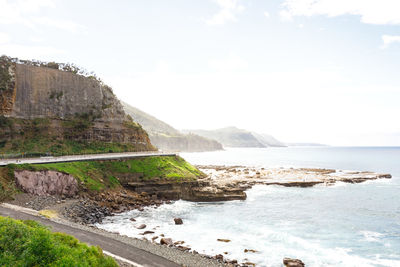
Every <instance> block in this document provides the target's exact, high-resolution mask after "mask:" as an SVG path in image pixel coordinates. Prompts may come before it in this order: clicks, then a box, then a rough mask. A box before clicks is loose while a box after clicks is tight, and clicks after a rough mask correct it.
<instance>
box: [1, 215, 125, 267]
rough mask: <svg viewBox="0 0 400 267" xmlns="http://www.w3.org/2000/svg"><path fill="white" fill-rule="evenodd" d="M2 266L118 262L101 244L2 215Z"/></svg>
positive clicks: (112, 264)
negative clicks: (83, 240) (82, 240)
mask: <svg viewBox="0 0 400 267" xmlns="http://www.w3.org/2000/svg"><path fill="white" fill-rule="evenodd" d="M0 266H100V267H106V266H107V267H108V266H110V267H114V266H118V265H117V264H116V262H115V261H114V260H113V259H112V258H110V257H107V256H105V255H103V252H102V250H101V249H100V248H99V247H92V246H91V247H89V246H87V245H86V244H84V243H81V242H79V241H78V240H77V239H76V238H74V237H72V236H69V235H66V234H63V233H52V232H50V231H49V230H48V229H47V228H46V227H44V226H42V225H40V224H39V223H37V222H35V221H20V220H14V219H11V218H4V217H0Z"/></svg>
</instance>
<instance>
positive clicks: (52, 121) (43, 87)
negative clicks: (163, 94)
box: [0, 56, 154, 154]
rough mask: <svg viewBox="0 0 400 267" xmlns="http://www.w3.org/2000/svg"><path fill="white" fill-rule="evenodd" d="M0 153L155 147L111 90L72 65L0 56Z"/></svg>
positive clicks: (61, 152)
mask: <svg viewBox="0 0 400 267" xmlns="http://www.w3.org/2000/svg"><path fill="white" fill-rule="evenodd" d="M0 126H1V127H0V153H2V154H4V153H5V154H8V153H11V152H12V153H25V154H35V153H38V154H41V153H53V154H64V153H68V154H71V153H96V152H122V151H146V150H154V147H153V146H152V144H151V142H150V140H149V138H148V135H147V133H146V132H145V131H144V130H143V129H142V127H141V126H140V125H139V124H137V123H135V122H133V121H132V119H131V118H130V117H129V116H128V115H127V114H126V113H125V112H124V109H123V107H122V105H121V103H120V101H119V100H118V99H117V98H116V97H115V95H114V94H113V92H112V89H111V88H110V87H109V86H107V85H105V84H104V83H103V82H101V80H99V79H98V78H96V77H95V76H93V75H89V74H87V73H85V72H84V71H82V70H80V69H79V68H77V67H75V66H74V65H66V64H61V63H54V62H51V63H43V62H37V61H34V62H32V61H22V60H18V59H12V58H9V57H6V56H2V57H1V58H0Z"/></svg>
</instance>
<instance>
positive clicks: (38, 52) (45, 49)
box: [0, 43, 64, 60]
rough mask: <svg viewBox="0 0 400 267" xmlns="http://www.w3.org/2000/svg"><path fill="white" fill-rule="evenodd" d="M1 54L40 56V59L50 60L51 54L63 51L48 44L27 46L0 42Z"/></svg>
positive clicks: (25, 57)
mask: <svg viewBox="0 0 400 267" xmlns="http://www.w3.org/2000/svg"><path fill="white" fill-rule="evenodd" d="M0 51H1V54H4V55H7V56H11V57H18V58H24V59H35V58H40V59H41V60H51V58H50V57H51V56H52V55H58V54H62V53H64V51H63V50H60V49H57V48H54V47H50V46H28V45H17V44H1V43H0Z"/></svg>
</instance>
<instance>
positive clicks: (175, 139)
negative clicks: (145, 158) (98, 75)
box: [122, 102, 223, 152]
mask: <svg viewBox="0 0 400 267" xmlns="http://www.w3.org/2000/svg"><path fill="white" fill-rule="evenodd" d="M122 106H123V107H124V110H125V112H126V113H127V114H129V115H130V116H131V117H132V119H133V120H134V121H135V122H137V123H139V124H140V125H142V127H143V128H144V129H145V130H146V131H147V133H148V134H149V137H150V140H151V142H152V144H153V145H155V146H156V147H158V148H159V149H161V150H163V151H187V152H195V151H214V150H222V149H223V147H222V144H220V143H218V142H217V141H215V140H212V139H208V138H205V137H202V136H199V135H196V134H184V133H181V132H180V131H178V130H177V129H175V128H174V127H172V126H171V125H169V124H167V123H165V122H163V121H161V120H159V119H157V118H155V117H153V116H151V115H150V114H147V113H146V112H144V111H142V110H140V109H138V108H135V107H132V106H131V105H129V104H127V103H125V102H122Z"/></svg>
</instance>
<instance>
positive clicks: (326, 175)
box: [197, 165, 392, 190]
mask: <svg viewBox="0 0 400 267" xmlns="http://www.w3.org/2000/svg"><path fill="white" fill-rule="evenodd" d="M197 167H198V168H199V170H201V171H202V172H204V173H206V174H208V177H209V180H210V184H211V186H212V188H229V189H230V190H246V189H248V188H251V187H252V186H253V185H255V184H264V185H280V186H285V187H312V186H314V185H318V184H321V185H326V186H330V185H334V184H335V183H337V182H344V183H362V182H365V181H371V180H376V179H390V178H392V176H391V175H390V174H383V173H375V172H368V171H340V170H333V169H315V168H299V169H295V168H267V169H266V168H249V167H244V166H212V165H209V166H197Z"/></svg>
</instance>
